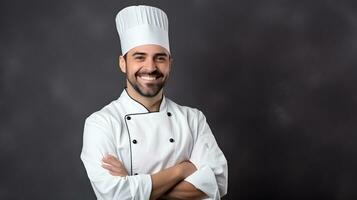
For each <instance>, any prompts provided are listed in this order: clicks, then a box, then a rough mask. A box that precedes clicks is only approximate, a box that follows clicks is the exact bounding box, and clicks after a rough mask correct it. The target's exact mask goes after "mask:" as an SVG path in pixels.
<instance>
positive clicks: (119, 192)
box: [81, 6, 228, 200]
mask: <svg viewBox="0 0 357 200" xmlns="http://www.w3.org/2000/svg"><path fill="white" fill-rule="evenodd" d="M116 25H117V30H118V33H119V37H120V43H121V50H122V55H121V56H120V57H119V66H120V70H121V71H122V72H123V73H124V74H125V75H126V88H125V89H124V90H123V92H122V93H121V95H120V97H119V98H118V99H116V100H114V101H112V102H111V103H109V104H108V105H106V106H105V107H103V108H102V109H101V110H99V111H97V112H94V113H93V114H91V115H90V116H89V117H88V118H87V119H86V121H85V126H84V133H83V147H82V152H81V159H82V161H83V163H84V166H85V168H86V171H87V174H88V177H89V180H90V183H91V185H92V187H93V190H94V192H95V194H96V196H97V198H98V199H119V200H126V199H138V200H146V199H220V198H221V197H222V196H223V195H225V194H226V193H227V183H228V182H227V173H228V171H227V170H228V169H227V161H226V158H225V156H224V155H223V153H222V151H221V150H220V148H219V147H218V145H217V142H216V140H215V138H214V136H213V134H212V132H211V130H210V128H209V126H208V124H207V122H206V118H205V116H204V115H203V113H202V112H201V111H199V110H198V109H195V108H190V107H186V106H181V105H178V104H176V103H174V102H173V101H172V100H170V99H169V98H167V97H165V96H164V93H163V88H164V86H165V83H166V81H167V79H168V77H169V74H170V69H171V62H172V55H171V53H170V47H169V37H168V19H167V16H166V14H165V13H164V12H163V11H162V10H160V9H158V8H155V7H151V6H130V7H126V8H124V9H123V10H121V11H120V12H119V13H118V14H117V16H116Z"/></svg>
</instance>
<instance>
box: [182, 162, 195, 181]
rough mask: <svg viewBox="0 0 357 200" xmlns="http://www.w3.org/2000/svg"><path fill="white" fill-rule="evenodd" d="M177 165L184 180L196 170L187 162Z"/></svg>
mask: <svg viewBox="0 0 357 200" xmlns="http://www.w3.org/2000/svg"><path fill="white" fill-rule="evenodd" d="M179 165H180V168H181V172H182V175H183V178H184V179H185V178H186V177H188V176H189V175H191V174H193V173H194V172H195V171H196V170H197V168H196V166H195V165H194V164H192V163H191V162H190V161H188V160H186V161H183V162H181V163H180V164H179Z"/></svg>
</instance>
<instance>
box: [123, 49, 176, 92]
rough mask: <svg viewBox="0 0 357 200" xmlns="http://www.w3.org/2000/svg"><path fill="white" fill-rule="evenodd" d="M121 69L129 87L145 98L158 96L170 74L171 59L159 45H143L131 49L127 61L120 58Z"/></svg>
mask: <svg viewBox="0 0 357 200" xmlns="http://www.w3.org/2000/svg"><path fill="white" fill-rule="evenodd" d="M119 64H120V69H121V71H122V72H124V73H125V74H126V79H127V87H128V88H129V87H131V88H133V89H134V90H135V91H136V92H137V93H138V94H140V95H142V96H145V97H154V96H156V95H157V94H158V93H159V92H160V91H161V90H162V88H163V87H164V85H165V83H166V81H167V79H168V77H169V73H170V67H171V58H170V55H169V53H168V51H167V50H166V49H165V48H163V47H161V46H159V45H142V46H138V47H135V48H133V49H131V50H130V51H129V52H128V53H127V55H126V59H125V58H124V57H123V56H120V62H119Z"/></svg>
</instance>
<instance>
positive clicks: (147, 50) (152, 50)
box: [128, 44, 170, 55]
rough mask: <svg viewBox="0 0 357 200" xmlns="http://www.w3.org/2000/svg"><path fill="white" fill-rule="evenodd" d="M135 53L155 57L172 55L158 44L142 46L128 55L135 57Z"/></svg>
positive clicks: (130, 51)
mask: <svg viewBox="0 0 357 200" xmlns="http://www.w3.org/2000/svg"><path fill="white" fill-rule="evenodd" d="M134 53H143V54H147V55H155V54H167V55H170V53H169V52H168V51H167V50H166V49H165V48H164V47H162V46H160V45H156V44H147V45H140V46H137V47H134V48H132V49H130V50H129V51H128V55H133V54H134Z"/></svg>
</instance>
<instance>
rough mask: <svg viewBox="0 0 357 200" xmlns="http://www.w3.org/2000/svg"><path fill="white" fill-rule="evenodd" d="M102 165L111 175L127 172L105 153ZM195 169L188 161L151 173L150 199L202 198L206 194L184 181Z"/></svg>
mask: <svg viewBox="0 0 357 200" xmlns="http://www.w3.org/2000/svg"><path fill="white" fill-rule="evenodd" d="M102 162H103V164H102V167H103V168H104V169H107V170H108V171H109V173H110V174H111V175H112V176H120V177H125V176H128V172H127V171H126V170H125V168H124V166H123V164H122V163H121V162H120V161H119V160H118V159H117V158H116V157H114V156H112V155H109V154H108V155H106V156H105V157H104V158H103V159H102ZM195 171H196V167H195V166H194V165H193V164H192V163H191V162H189V161H184V162H182V163H179V164H176V165H174V166H172V167H169V168H167V169H164V170H162V171H159V172H157V173H155V174H152V175H151V181H152V191H151V195H150V199H152V200H154V199H177V200H179V199H182V200H185V199H202V198H204V197H206V194H205V193H203V192H202V191H200V190H198V189H196V188H195V187H194V186H193V185H192V184H190V183H188V182H186V181H184V179H185V178H186V177H188V176H189V175H191V174H192V173H193V172H195Z"/></svg>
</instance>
